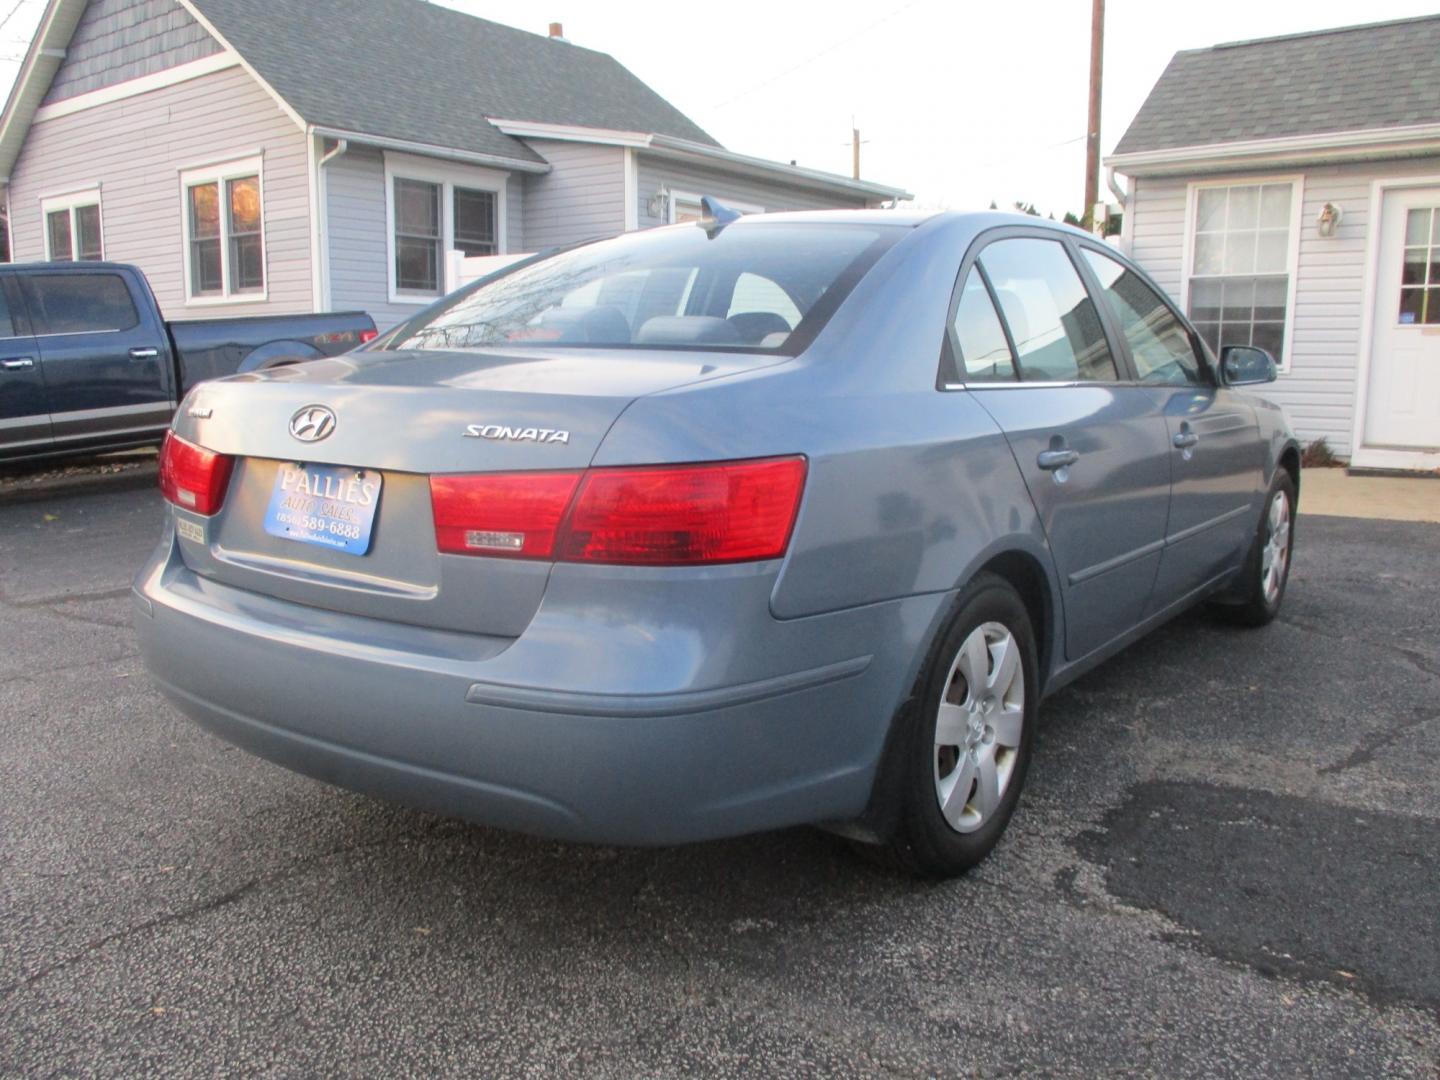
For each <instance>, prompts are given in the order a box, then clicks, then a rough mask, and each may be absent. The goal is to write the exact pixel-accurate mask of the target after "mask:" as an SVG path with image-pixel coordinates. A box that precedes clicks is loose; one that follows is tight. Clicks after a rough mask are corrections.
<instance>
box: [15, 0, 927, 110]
mask: <svg viewBox="0 0 1440 1080" xmlns="http://www.w3.org/2000/svg"><path fill="white" fill-rule="evenodd" d="M924 2H925V0H910V2H909V3H908V4H901V5H900V6H899V7H897V8H895V9H894V10H893V11H891V12H890V13H889V14H886V15H882V16H880V18H878V19H876V20H875V21H874V22H872V23H866V24H865V25H864V26H862V27H860V29H858V30H856V31H855V32H854V33H853V34H851V35H850V36H849V37H843V38H841V39H840V40H839V41H836V42H833V43H832V44H830V45H827V46H825V48H823V49H821V50H820V51H819V52H817V53H815V54H814V55H812V56H808V57H806V58H805V59H804V60H801V61H800V62H799V63H798V64H795V65H794V66H793V67H788V68H786V69H785V70H784V71H781V72H779V73H778V74H775V75H772V76H770V78H768V79H766V80H765V81H764V82H759V83H756V84H755V85H754V86H752V87H750V88H749V89H747V90H741V91H740V93H738V94H735V95H733V96H731V97H728V98H726V99H725V100H724V101H722V102H720V103H719V104H718V105H712V106H710V108H712V109H723V108H725V106H727V105H731V104H734V103H735V102H737V101H739V100H740V99H741V98H744V97H749V96H750V95H751V94H753V93H755V92H756V91H757V90H764V89H765V88H766V87H767V86H771V85H773V84H775V83H777V82H779V81H780V80H781V79H783V78H785V76H787V75H793V74H794V73H795V72H797V71H799V70H800V69H801V68H805V67H809V66H810V65H811V64H813V63H814V62H815V61H816V60H819V59H820V58H821V57H822V56H828V55H829V54H830V53H832V52H834V51H835V50H836V49H838V48H840V47H841V46H842V45H849V44H850V42H852V41H854V40H855V39H856V38H858V37H861V36H863V35H865V34H868V33H869V32H870V31H871V30H874V29H875V27H877V26H879V25H881V24H882V23H887V22H889V21H890V20H891V19H893V18H895V16H897V15H902V14H904V13H905V12H907V11H909V10H910V9H911V8H913V7H915V6H916V5H917V4H921V3H924ZM21 3H24V0H21Z"/></svg>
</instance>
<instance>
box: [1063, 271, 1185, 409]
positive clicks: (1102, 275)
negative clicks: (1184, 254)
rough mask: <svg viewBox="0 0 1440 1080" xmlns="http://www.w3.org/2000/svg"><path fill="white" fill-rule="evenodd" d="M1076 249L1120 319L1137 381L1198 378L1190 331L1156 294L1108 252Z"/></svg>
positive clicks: (1177, 381) (1178, 383)
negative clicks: (1082, 253) (1098, 280)
mask: <svg viewBox="0 0 1440 1080" xmlns="http://www.w3.org/2000/svg"><path fill="white" fill-rule="evenodd" d="M1082 251H1083V252H1084V255H1085V261H1086V262H1087V263H1089V264H1090V269H1091V270H1093V271H1094V272H1095V276H1096V277H1097V278H1099V279H1100V287H1101V288H1102V289H1103V290H1104V296H1105V302H1106V303H1107V304H1109V305H1110V310H1111V312H1112V313H1113V314H1114V315H1115V317H1116V318H1117V319H1119V320H1120V325H1121V327H1122V328H1123V329H1124V332H1125V340H1126V341H1127V342H1129V344H1130V356H1131V358H1132V359H1134V361H1135V371H1136V373H1137V374H1138V375H1139V376H1140V381H1141V382H1148V383H1161V384H1167V385H1174V386H1185V385H1187V384H1199V383H1201V382H1203V381H1204V380H1203V379H1202V378H1201V376H1200V364H1199V361H1198V360H1196V358H1195V347H1194V345H1193V344H1192V343H1191V341H1190V335H1189V333H1187V332H1186V330H1185V326H1184V324H1183V323H1181V322H1180V320H1179V318H1177V317H1176V315H1175V313H1174V312H1173V311H1171V310H1170V305H1168V304H1167V303H1165V301H1164V300H1162V299H1161V298H1160V294H1159V293H1157V292H1156V291H1155V290H1154V289H1152V288H1150V286H1149V285H1147V284H1145V282H1144V281H1143V280H1141V278H1140V275H1139V274H1137V273H1135V272H1134V271H1133V270H1130V269H1128V268H1127V267H1125V266H1124V265H1123V264H1122V263H1121V262H1119V261H1118V260H1116V259H1112V258H1111V257H1110V256H1109V255H1105V254H1103V253H1101V252H1099V251H1095V250H1094V249H1092V248H1083V249H1082Z"/></svg>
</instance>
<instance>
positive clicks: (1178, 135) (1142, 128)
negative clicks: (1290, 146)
mask: <svg viewBox="0 0 1440 1080" xmlns="http://www.w3.org/2000/svg"><path fill="white" fill-rule="evenodd" d="M1433 123H1440V15H1430V16H1425V17H1422V18H1418V19H1405V20H1400V21H1396V22H1388V23H1373V24H1370V25H1368V26H1350V27H1342V28H1340V29H1336V30H1321V31H1315V32H1311V33H1304V34H1293V35H1289V36H1286V37H1277V38H1263V39H1260V40H1257V41H1240V42H1234V43H1231V44H1226V45H1215V46H1213V47H1211V48H1208V49H1191V50H1186V51H1184V52H1178V53H1176V54H1175V56H1174V57H1173V58H1172V59H1171V61H1170V64H1169V66H1168V67H1167V68H1166V69H1165V71H1164V73H1163V74H1162V75H1161V76H1160V80H1159V82H1157V83H1156V84H1155V88H1154V89H1153V90H1151V91H1150V96H1149V97H1147V98H1146V99H1145V103H1144V104H1143V105H1142V106H1141V107H1140V111H1139V113H1137V114H1136V116H1135V119H1134V121H1132V122H1131V124H1130V127H1129V129H1128V130H1127V131H1126V132H1125V135H1124V136H1123V137H1122V138H1121V140H1120V142H1119V144H1118V145H1117V146H1116V147H1115V153H1117V154H1131V153H1142V152H1146V151H1154V150H1171V149H1175V148H1178V147H1188V146H1210V145H1215V144H1221V143H1230V142H1241V141H1247V140H1251V139H1271V138H1282V137H1285V136H1295V135H1315V134H1322V133H1330V132H1341V131H1363V130H1368V129H1374V128H1389V127H1407V126H1411V125H1416V124H1433Z"/></svg>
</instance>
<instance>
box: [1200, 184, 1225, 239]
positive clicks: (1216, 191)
mask: <svg viewBox="0 0 1440 1080" xmlns="http://www.w3.org/2000/svg"><path fill="white" fill-rule="evenodd" d="M1227 194H1228V192H1227V189H1226V188H1201V189H1200V198H1199V204H1198V206H1197V213H1196V215H1195V228H1196V230H1197V231H1199V232H1220V231H1222V230H1223V229H1224V228H1225V200H1226V197H1227Z"/></svg>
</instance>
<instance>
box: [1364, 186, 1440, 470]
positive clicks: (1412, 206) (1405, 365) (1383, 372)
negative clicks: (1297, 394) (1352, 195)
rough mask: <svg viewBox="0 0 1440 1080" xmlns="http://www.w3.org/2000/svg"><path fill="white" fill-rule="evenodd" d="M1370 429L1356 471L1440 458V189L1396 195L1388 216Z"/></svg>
mask: <svg viewBox="0 0 1440 1080" xmlns="http://www.w3.org/2000/svg"><path fill="white" fill-rule="evenodd" d="M1379 259H1380V264H1379V266H1378V267H1376V280H1375V311H1374V316H1373V319H1372V326H1373V327H1374V331H1373V334H1374V336H1373V338H1372V340H1371V348H1370V375H1369V385H1368V387H1367V393H1366V403H1365V429H1364V434H1363V437H1362V446H1361V447H1360V448H1358V449H1357V452H1356V456H1355V463H1356V464H1362V465H1363V464H1374V465H1390V466H1396V467H1401V468H1405V467H1414V468H1433V467H1434V466H1435V464H1436V462H1435V461H1434V460H1433V459H1434V458H1435V457H1436V456H1437V455H1440V188H1433V187H1432V188H1396V189H1392V190H1389V191H1386V192H1385V193H1384V199H1383V201H1382V204H1381V212H1380V243H1379Z"/></svg>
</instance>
